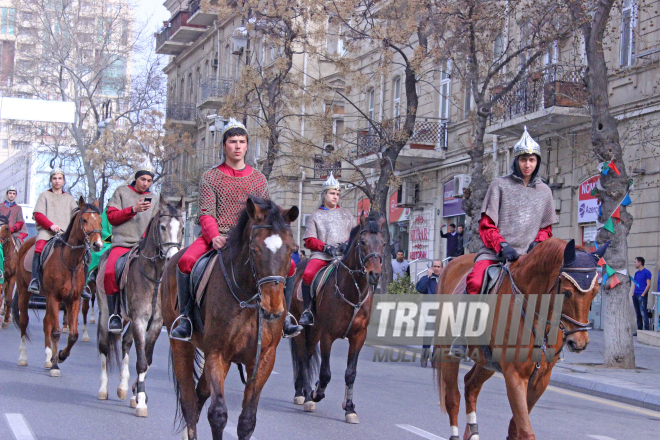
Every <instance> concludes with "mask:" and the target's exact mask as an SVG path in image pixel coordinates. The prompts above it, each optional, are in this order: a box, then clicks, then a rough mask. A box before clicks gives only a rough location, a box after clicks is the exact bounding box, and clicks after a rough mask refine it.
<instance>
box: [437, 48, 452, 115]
mask: <svg viewBox="0 0 660 440" xmlns="http://www.w3.org/2000/svg"><path fill="white" fill-rule="evenodd" d="M450 92H451V60H447V61H446V62H445V63H443V69H442V73H441V74H440V111H439V113H438V114H439V115H440V119H449V97H450Z"/></svg>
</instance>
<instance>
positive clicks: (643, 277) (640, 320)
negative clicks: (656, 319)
mask: <svg viewBox="0 0 660 440" xmlns="http://www.w3.org/2000/svg"><path fill="white" fill-rule="evenodd" d="M644 263H645V260H644V257H637V258H635V269H637V272H635V292H634V293H633V297H632V300H633V307H635V314H636V315H637V330H649V329H650V327H649V316H648V312H647V310H646V305H647V304H648V299H649V290H650V289H651V278H652V277H653V275H652V274H651V271H650V270H648V269H645V268H644Z"/></svg>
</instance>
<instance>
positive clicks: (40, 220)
mask: <svg viewBox="0 0 660 440" xmlns="http://www.w3.org/2000/svg"><path fill="white" fill-rule="evenodd" d="M34 221H35V222H37V224H39V226H41V227H42V228H44V229H46V230H50V227H51V226H53V222H51V221H50V220H48V217H46V216H45V215H43V214H42V213H40V212H35V213H34Z"/></svg>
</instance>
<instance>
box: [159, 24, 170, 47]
mask: <svg viewBox="0 0 660 440" xmlns="http://www.w3.org/2000/svg"><path fill="white" fill-rule="evenodd" d="M170 35H172V34H171V33H170V28H169V27H168V26H165V27H162V28H161V29H160V30H159V31H158V33H156V49H158V48H159V47H161V46H162V45H163V44H165V43H167V40H169V39H170Z"/></svg>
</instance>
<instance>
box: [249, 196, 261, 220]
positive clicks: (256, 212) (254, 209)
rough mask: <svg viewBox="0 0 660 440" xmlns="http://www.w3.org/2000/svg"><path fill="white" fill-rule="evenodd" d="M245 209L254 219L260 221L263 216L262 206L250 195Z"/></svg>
mask: <svg viewBox="0 0 660 440" xmlns="http://www.w3.org/2000/svg"><path fill="white" fill-rule="evenodd" d="M245 210H246V211H247V214H248V217H250V219H252V220H254V221H259V220H261V219H262V217H263V215H262V214H261V208H259V207H258V206H257V205H256V204H255V203H254V202H253V201H252V197H248V199H247V201H246V202H245Z"/></svg>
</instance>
